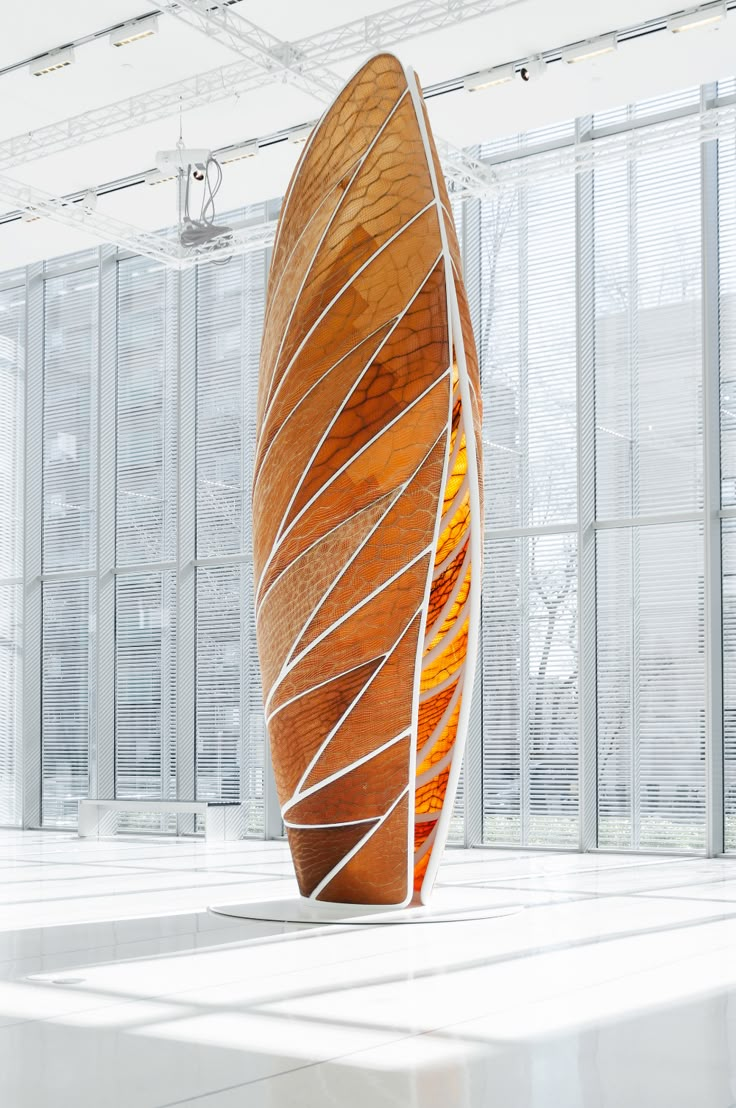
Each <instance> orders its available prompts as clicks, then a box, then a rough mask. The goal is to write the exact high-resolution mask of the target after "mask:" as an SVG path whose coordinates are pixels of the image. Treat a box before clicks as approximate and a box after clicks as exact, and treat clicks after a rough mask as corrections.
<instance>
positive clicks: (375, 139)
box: [261, 90, 408, 426]
mask: <svg viewBox="0 0 736 1108" xmlns="http://www.w3.org/2000/svg"><path fill="white" fill-rule="evenodd" d="M407 91H408V90H405V91H404V92H402V94H401V96H400V97H399V99H398V100H397V101H396V103H395V104H394V106H393V108H392V109H391V111H390V112H389V114H388V115H387V116H386V118H385V119H384V121H383V123H382V124H381V126H380V127H379V128H378V130H377V131H376V133H375V135H374V136H373V138H372V139H371V142H370V144H369V145H368V146H367V147H366V150H365V153H364V154H363V155H362V156H361V157H360V158H359V159H358V161H357V162H356V163H355V169H354V171H353V175H352V177H351V178H350V180H349V181H348V184H347V186H346V188H345V191H344V192H343V194H342V196H341V197H340V200H339V201H338V203H337V205H336V207H335V210H334V212H333V213H332V215H331V216H330V218H329V220H328V221H327V223H326V225H325V227H324V230H323V231H322V234H321V235H320V239H319V242H318V243H317V245H316V247H315V248H314V253H313V254H312V256H311V258H310V259H309V262H308V263H307V267H306V269H305V271H304V276H303V277H302V282H301V284H300V286H299V291H298V292H297V294H296V296H295V297H294V301H293V303H292V306H291V311H290V312H289V318H288V319H287V320H286V322H285V324H284V333H283V335H282V336H281V342H280V343H279V349H278V353H277V354H276V357H275V358H274V361H273V368H274V373H275V372H276V369H277V367H278V364H279V359H280V357H281V354H282V352H283V349H284V343H285V342H286V336H287V335H288V333H289V327H290V326H291V322H292V320H293V318H294V312H295V311H296V308H297V305H298V303H299V301H300V299H301V296H302V293H303V292H304V288H305V285H306V283H307V280H308V279H309V275H310V273H311V272H312V268H313V266H314V263H315V261H316V260H317V257H318V256H319V252H320V250H321V249H322V246H323V244H324V241H325V239H326V238H327V235H328V234H329V232H330V230H331V229H332V227H333V225H334V223H335V220H336V218H337V216H338V214H339V212H340V211H341V210H342V208H343V207H344V205H345V200H346V197H347V196H348V195H349V193H350V190H351V188H352V187H353V184H354V183H355V179H356V178H357V177H358V175H359V174H360V171H361V169H362V168H363V165H364V164H365V161H366V158H367V157H368V155H369V154H370V153H371V151H372V150H373V149H374V147H375V145H376V143H377V142H378V139H379V138H380V136H381V135H382V134H383V132H384V130H385V129H386V127H387V126H388V124H389V123H390V121H391V120H392V119H393V117H394V114H395V113H396V111H397V110H398V108H399V105H400V104H401V102H402V101H403V99H404V97H405V96H406V93H407ZM346 172H349V170H346ZM338 184H339V182H338ZM335 187H337V185H336V186H335ZM315 214H316V213H315ZM303 233H304V232H302V234H303ZM301 237H302V235H300V236H299V239H298V240H297V242H298V241H299V240H300V239H301ZM294 249H296V244H295V245H294ZM292 254H293V251H292ZM291 256H292V255H291V254H290V255H289V258H291ZM287 270H288V263H286V264H285V265H284V269H283V271H282V276H281V278H279V285H280V283H281V280H282V278H283V276H284V274H285V273H286V272H287ZM277 288H278V286H277ZM269 300H270V302H271V303H272V304H274V303H275V302H276V291H274V293H273V294H271V295H269ZM272 382H273V375H272V377H271V382H269V385H270V384H271V383H272ZM269 408H270V404H269V403H268V402H267V404H266V411H268V410H269ZM264 423H265V421H264ZM263 425H264V424H263V423H262V424H261V426H263Z"/></svg>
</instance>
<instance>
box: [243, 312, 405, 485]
mask: <svg viewBox="0 0 736 1108" xmlns="http://www.w3.org/2000/svg"><path fill="white" fill-rule="evenodd" d="M400 318H401V316H400V315H396V316H393V317H392V319H391V320H386V323H382V324H381V326H380V327H376V328H375V330H373V331H371V333H370V334H369V335H366V336H365V338H362V339H360V341H359V342H356V344H355V346H351V347H350V349H349V350H347V351H346V352H345V353H344V354H343V355H342V357H341V358H338V359H337V361H336V362H333V363H332V365H331V366H329V368H328V369H326V370H325V371H324V373H323V374H322V376H321V377H318V378H317V380H316V381H315V382H314V384H313V385H310V387H309V388H308V389H307V391H306V392H305V393H304V395H303V396H301V397H300V398H299V400H298V401H297V402H296V404H295V405H294V407H293V408H292V409H291V411H290V412H289V414H288V415H287V416H286V417H285V419H284V420H283V422H282V423H281V425H280V426H279V427H278V428H277V430H276V434H275V435H274V436H273V438H272V439H271V441H270V443H269V444H268V446H267V447H266V451H265V453H264V455H263V457H262V458H261V461H260V462H259V464H258V469H257V471H256V473H255V476H254V478H253V493H254V494H255V490H256V486H257V484H258V482H259V480H260V477H261V474H262V472H263V468H264V466H265V464H266V459H267V458H268V456H269V454H270V453H271V450H272V449H273V446H274V443H275V442H276V440H277V439H278V437H279V435H280V434H281V432H282V431H283V429H284V427H287V426H288V423H289V420H290V419H291V418H292V416H293V415H295V414H296V412H298V411H299V409H300V408H301V406H302V404H303V403H304V401H305V400H306V399H307V397H308V396H310V395H311V394H312V393H313V392H314V390H315V389H316V388H318V387H319V386H320V385H321V384H322V382H323V381H324V380H325V378H326V377H329V375H330V374H331V373H332V372H333V371H334V370H336V369H337V368H338V367H339V366H341V365H342V363H343V362H344V361H345V359H346V358H349V357H350V355H351V354H354V353H355V351H356V350H357V349H358V347H359V346H362V345H363V344H364V343H367V342H368V341H369V340H370V339H372V338H373V337H374V335H377V334H378V332H379V331H382V330H383V328H384V327H385V326H386V324H388V323H391V322H392V321H398V320H399V319H400ZM389 334H391V332H389ZM377 349H380V347H378V348H377ZM375 356H376V354H375V353H374V354H373V356H372V358H371V362H372V361H373V360H374V359H375ZM371 362H369V363H368V364H369V365H370V364H371ZM264 427H265V424H264ZM259 441H260V440H259ZM257 450H258V447H257V446H256V452H257Z"/></svg>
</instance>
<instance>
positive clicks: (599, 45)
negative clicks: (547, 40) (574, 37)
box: [562, 35, 618, 65]
mask: <svg viewBox="0 0 736 1108" xmlns="http://www.w3.org/2000/svg"><path fill="white" fill-rule="evenodd" d="M617 49H618V40H617V38H616V36H615V35H605V36H603V37H602V38H594V39H590V40H589V41H588V42H579V43H578V44H577V45H576V46H569V47H568V48H567V50H563V51H562V60H563V62H567V64H568V65H575V64H576V62H587V61H592V60H593V59H594V58H602V57H603V55H604V54H613V52H614V51H615V50H617Z"/></svg>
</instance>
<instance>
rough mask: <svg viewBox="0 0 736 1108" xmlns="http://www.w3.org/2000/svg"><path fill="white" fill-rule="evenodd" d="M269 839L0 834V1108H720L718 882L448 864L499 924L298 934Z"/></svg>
mask: <svg viewBox="0 0 736 1108" xmlns="http://www.w3.org/2000/svg"><path fill="white" fill-rule="evenodd" d="M292 874H293V869H292V867H291V863H290V861H289V856H288V851H287V849H286V847H285V845H284V844H283V843H262V842H240V843H226V844H221V847H220V846H217V847H215V846H213V845H212V844H209V846H208V845H207V844H205V843H203V842H198V841H195V840H190V839H178V840H172V839H169V840H166V839H145V838H129V839H113V840H100V841H92V840H86V841H79V840H76V839H74V838H72V837H70V836H68V835H63V834H61V835H44V834H39V833H25V834H24V833H18V832H0V1105H2V1108H52V1106H53V1108H72V1106H73V1108H92V1106H93V1105H94V1106H95V1108H98V1106H99V1105H105V1106H106V1108H163V1106H173V1105H175V1104H176V1105H179V1104H181V1105H193V1106H197V1108H207V1106H210V1108H235V1106H236V1105H237V1106H238V1108H244V1106H247V1108H292V1106H293V1108H297V1106H298V1108H330V1106H332V1105H335V1106H339V1108H394V1106H396V1108H440V1106H441V1108H495V1106H496V1105H498V1106H499V1108H734V1105H735V1104H736V1091H735V1090H736V864H735V863H734V862H731V861H729V860H723V861H721V860H718V861H704V860H697V859H667V858H661V857H659V858H658V857H647V858H637V857H632V856H630V855H619V856H615V855H596V856H592V855H587V856H580V855H574V854H548V853H547V854H542V853H534V852H530V851H510V852H504V851H485V850H484V851H468V850H462V851H460V850H458V851H450V852H448V855H447V860H446V864H445V865H443V867H442V869H441V874H440V881H441V882H442V883H443V885H444V886H445V887H448V886H449V887H450V888H451V887H452V885H453V884H455V885H458V886H463V887H465V888H466V889H467V888H468V887H472V888H473V889H474V890H476V891H477V892H478V893H479V894H480V895H482V896H483V897H485V898H487V899H488V901H489V903H493V904H498V905H506V904H514V903H515V904H520V905H521V906H522V909H523V910H521V911H520V912H519V913H518V914H516V915H513V916H506V917H499V918H496V919H490V920H474V921H471V922H464V923H451V924H437V925H421V926H416V927H411V926H409V927H407V926H401V927H388V926H385V927H376V928H370V927H339V926H330V927H296V926H293V925H292V926H288V925H279V924H272V923H254V922H249V921H239V920H232V919H227V918H226V917H222V916H217V915H213V914H211V913H208V912H207V907H208V906H209V905H216V904H218V903H220V904H223V903H232V902H236V901H240V902H244V901H246V900H249V899H252V900H254V901H256V900H264V899H269V898H274V899H277V898H279V899H280V898H282V897H285V896H290V895H293V894H294V892H295V886H294V881H293V876H292Z"/></svg>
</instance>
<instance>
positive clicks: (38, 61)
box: [28, 46, 74, 77]
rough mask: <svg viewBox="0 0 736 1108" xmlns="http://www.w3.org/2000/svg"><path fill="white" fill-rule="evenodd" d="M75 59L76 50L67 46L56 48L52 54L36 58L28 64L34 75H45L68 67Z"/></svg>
mask: <svg viewBox="0 0 736 1108" xmlns="http://www.w3.org/2000/svg"><path fill="white" fill-rule="evenodd" d="M73 61H74V50H73V48H72V47H71V46H67V47H66V49H65V50H54V51H53V52H52V53H51V54H44V55H43V57H41V58H34V60H33V61H32V62H31V63H30V64H29V66H28V71H29V72H30V73H32V74H33V76H34V77H45V76H46V74H47V73H55V72H56V70H57V69H66V67H67V66H68V65H71V64H72V62H73Z"/></svg>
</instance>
